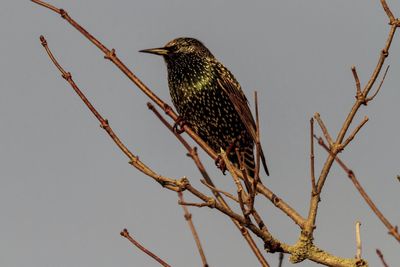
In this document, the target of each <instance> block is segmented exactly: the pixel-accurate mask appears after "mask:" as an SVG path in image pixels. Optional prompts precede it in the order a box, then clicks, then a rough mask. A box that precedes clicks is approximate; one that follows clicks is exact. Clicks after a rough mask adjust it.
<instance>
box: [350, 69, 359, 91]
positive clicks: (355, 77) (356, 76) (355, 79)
mask: <svg viewBox="0 0 400 267" xmlns="http://www.w3.org/2000/svg"><path fill="white" fill-rule="evenodd" d="M351 72H352V73H353V77H354V81H355V82H356V89H357V96H359V95H360V94H361V83H360V78H358V74H357V70H356V66H352V67H351Z"/></svg>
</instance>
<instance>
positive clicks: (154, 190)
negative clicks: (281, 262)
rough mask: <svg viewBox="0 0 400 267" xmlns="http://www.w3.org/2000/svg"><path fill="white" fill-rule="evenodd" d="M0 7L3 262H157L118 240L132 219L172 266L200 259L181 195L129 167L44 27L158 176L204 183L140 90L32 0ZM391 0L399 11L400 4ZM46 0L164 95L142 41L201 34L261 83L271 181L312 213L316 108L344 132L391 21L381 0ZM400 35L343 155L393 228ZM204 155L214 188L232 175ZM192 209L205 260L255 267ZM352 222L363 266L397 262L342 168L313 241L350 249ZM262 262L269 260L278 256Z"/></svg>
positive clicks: (275, 222) (285, 235)
mask: <svg viewBox="0 0 400 267" xmlns="http://www.w3.org/2000/svg"><path fill="white" fill-rule="evenodd" d="M4 2H5V3H2V7H1V9H0V25H1V26H0V35H1V36H2V42H0V49H1V51H2V60H1V63H0V73H1V79H0V88H1V91H0V92H1V93H0V94H1V96H0V119H1V126H0V127H1V136H2V138H0V184H1V185H0V212H1V219H0V251H1V252H0V265H1V266H10V267H13V266H18V267H19V266H38V267H39V266H40V267H41V266H98V267H102V266H158V265H157V264H156V263H155V262H154V261H153V260H152V259H150V258H149V257H148V256H146V255H145V254H143V253H141V252H139V251H138V250H137V249H136V248H134V247H132V246H131V245H130V244H129V243H128V242H127V241H126V240H124V239H123V238H121V237H120V236H119V232H120V231H121V230H122V229H123V228H125V227H126V228H128V229H129V230H130V232H131V233H132V234H133V235H134V236H135V237H136V238H137V239H138V240H139V241H141V242H142V243H143V244H144V245H145V246H146V247H148V248H149V249H151V250H152V251H154V252H155V253H156V254H158V255H159V256H160V257H162V258H164V259H165V260H166V261H167V262H168V263H170V264H171V265H172V266H200V264H201V263H200V259H199V256H198V253H197V251H196V249H195V244H194V241H193V239H192V237H191V234H190V231H189V229H188V227H187V225H186V222H185V220H184V219H183V215H182V210H181V207H179V206H178V205H177V204H176V203H177V197H176V195H175V194H174V193H172V192H169V191H167V190H163V189H162V188H161V187H160V186H159V185H158V184H156V183H155V182H153V181H151V180H150V179H149V178H147V177H145V176H144V175H142V174H141V173H139V172H138V171H136V170H135V169H133V168H132V167H131V166H130V165H129V164H128V163H127V159H126V158H125V157H124V155H123V154H122V153H121V152H120V151H119V150H118V149H117V148H116V146H115V145H114V144H113V143H112V142H111V140H110V138H109V137H108V136H107V135H106V134H105V133H104V132H103V131H102V130H101V129H100V128H99V126H98V122H97V121H96V120H95V119H94V118H93V116H92V115H91V114H90V113H89V112H88V110H87V109H86V107H85V106H84V105H83V104H82V103H81V101H80V100H79V99H78V97H77V96H76V95H75V93H74V92H73V91H72V90H71V88H70V87H69V85H68V84H67V83H66V82H65V81H64V80H63V79H62V78H61V77H60V74H59V73H58V72H57V71H56V69H55V68H54V66H53V65H52V64H51V63H50V61H49V59H48V58H47V56H46V55H45V53H44V51H43V49H42V47H41V45H40V42H39V35H40V34H43V35H45V36H46V38H47V39H48V42H49V45H50V47H51V48H52V50H53V52H54V53H55V54H56V56H57V58H58V59H59V60H60V63H61V64H62V65H63V66H64V67H65V68H66V69H67V70H68V71H71V72H72V74H73V77H74V79H75V81H76V82H77V83H78V84H79V86H80V87H81V88H82V90H83V91H84V92H85V93H86V94H87V96H88V97H89V99H90V100H91V101H92V102H93V103H94V104H95V106H96V107H97V108H98V110H99V111H100V112H101V113H102V114H103V115H104V116H105V117H106V118H108V119H109V120H110V123H111V126H112V127H113V128H114V130H115V131H116V132H117V133H118V134H119V136H120V137H121V139H122V140H123V141H124V142H125V143H126V144H127V146H128V147H129V148H130V149H131V150H132V151H133V152H134V153H135V154H138V155H139V156H140V158H141V159H142V160H143V161H144V162H145V163H147V164H149V165H150V166H151V167H152V168H153V169H154V170H156V171H157V172H159V173H161V174H164V175H168V176H172V177H182V176H184V175H186V176H188V177H190V179H191V181H192V182H193V183H194V184H197V185H198V184H199V182H198V180H199V178H200V174H199V173H198V172H197V170H196V168H195V167H194V165H193V164H192V162H191V161H190V159H188V158H187V157H186V156H185V153H186V152H185V151H184V149H183V148H182V147H181V145H180V144H179V143H178V142H177V141H176V140H175V139H174V138H173V137H172V135H171V134H170V133H169V132H168V131H167V130H166V129H165V128H164V127H163V126H162V125H161V123H160V122H159V121H158V120H156V119H155V118H154V116H153V115H152V114H151V113H150V112H149V111H148V110H147V107H146V102H147V98H146V97H145V96H144V95H143V94H142V93H141V92H140V91H139V90H138V89H137V88H136V87H135V86H134V85H133V84H131V83H130V82H129V81H128V79H127V78H126V77H124V76H123V75H122V73H121V72H120V71H118V70H117V69H116V67H115V66H113V65H112V64H110V63H109V62H107V61H105V60H104V59H103V55H102V54H101V53H100V51H99V50H97V49H96V48H95V47H94V46H92V45H91V44H89V42H88V41H87V40H85V39H84V38H83V37H82V36H81V35H80V34H79V33H78V32H77V31H76V30H74V29H73V28H72V27H71V26H69V25H68V24H67V23H66V22H65V21H63V20H62V19H60V18H59V17H58V16H57V15H55V14H54V13H52V12H50V11H48V10H46V9H44V8H41V7H38V6H36V5H34V4H32V3H30V2H29V1H4ZM388 2H389V4H390V6H391V7H392V10H393V12H394V13H395V14H397V15H400V3H398V2H397V1H388ZM51 3H52V4H54V5H56V6H58V7H63V8H65V9H66V10H67V11H68V12H69V14H70V15H71V16H72V17H73V18H75V19H76V20H77V21H78V22H80V23H81V24H82V25H84V26H85V27H86V28H87V29H88V30H89V31H90V32H91V33H92V34H94V35H95V36H97V37H98V38H99V39H100V40H101V41H103V42H104V44H105V45H107V46H108V47H110V48H112V47H114V48H116V50H117V53H118V55H119V56H120V58H121V59H122V60H123V61H124V62H125V63H126V64H127V65H128V66H129V67H131V68H132V70H133V71H134V72H135V73H136V74H137V75H138V76H139V77H140V78H141V79H142V80H143V81H144V82H145V83H146V84H147V85H148V86H150V87H151V88H152V89H153V90H154V91H155V92H156V93H157V94H158V95H159V96H161V97H162V98H163V99H165V100H167V101H168V102H170V100H169V94H168V90H167V83H166V68H165V66H164V63H163V61H162V59H161V58H158V57H155V56H151V55H146V54H141V53H138V52H137V51H138V50H140V49H144V48H149V47H155V46H161V45H163V44H165V43H166V42H167V41H169V40H171V39H173V38H175V37H178V36H191V37H196V38H198V39H200V40H202V41H203V42H204V43H205V44H206V45H207V46H208V47H209V48H210V50H211V51H212V52H213V53H214V54H215V55H216V56H217V57H218V58H219V59H220V60H221V61H222V62H223V63H224V64H225V65H226V66H227V67H228V68H229V69H230V70H231V71H232V72H233V73H234V74H235V76H236V78H237V79H238V80H239V82H240V83H241V85H242V87H243V88H244V90H245V93H246V94H247V95H248V97H249V99H252V92H253V90H254V89H257V90H258V91H259V97H260V102H261V107H260V112H261V118H262V143H263V145H264V149H265V151H266V153H267V159H268V163H269V168H270V172H271V176H270V177H269V178H267V179H265V180H264V183H265V184H267V185H268V186H269V187H270V188H272V189H273V190H274V192H275V193H276V194H278V195H279V196H281V197H283V198H284V199H285V200H286V201H287V202H289V203H290V204H291V205H292V206H293V207H295V208H296V209H298V211H299V212H300V213H301V214H303V215H305V214H306V213H307V210H308V202H309V194H310V186H309V184H310V182H309V137H308V133H309V132H308V125H309V119H310V117H311V116H312V114H314V112H320V113H321V116H322V118H323V119H324V121H325V122H326V124H327V126H328V128H329V129H330V131H331V133H332V135H334V136H336V134H337V131H338V130H339V127H340V126H341V124H342V122H343V120H344V118H345V116H346V115H347V113H348V111H349V110H350V107H351V105H352V103H353V101H354V94H355V88H354V82H353V78H352V75H351V71H350V67H351V65H353V64H354V65H356V66H357V68H358V70H359V75H360V78H361V81H362V83H363V84H364V83H365V81H366V79H367V77H369V75H370V73H371V71H372V69H373V67H374V66H375V64H376V61H377V57H378V53H379V51H380V49H381V48H382V47H383V45H384V41H385V38H386V36H387V32H388V29H389V27H388V26H387V22H388V20H387V17H386V15H385V13H384V12H383V10H382V8H381V6H380V3H379V1H378V0H375V1H362V0H353V1H347V0H336V1H320V0H303V1H294V0H292V1H289V0H280V1H277V0H275V1H252V2H251V3H250V2H245V1H227V0H226V1H222V0H221V1H178V0H174V1H164V0H157V1H156V0H146V1H104V0H85V1H61V0H59V1H56V0H52V1H51ZM399 44H400V43H399V38H397V36H396V38H395V40H394V43H393V46H392V50H391V52H390V57H389V59H388V63H389V64H390V65H391V69H390V72H389V74H388V77H387V79H386V82H385V84H384V87H383V89H382V91H381V93H380V94H379V95H378V97H377V98H376V100H375V101H373V102H372V103H371V104H370V105H368V107H367V108H362V109H361V111H360V113H359V116H358V117H357V119H356V121H355V122H356V123H357V122H359V121H360V120H361V119H362V118H363V117H364V116H365V115H367V116H369V118H370V121H369V122H368V123H367V125H366V127H365V128H363V129H362V131H361V132H360V133H359V135H358V136H357V138H356V140H355V141H354V142H352V143H351V145H350V146H349V148H348V149H347V150H346V151H345V152H344V153H343V154H342V155H341V156H342V158H343V159H344V160H345V161H346V162H347V163H348V165H349V166H350V167H351V168H352V169H353V170H354V171H355V173H356V174H357V176H358V177H359V179H360V182H361V183H362V184H363V185H364V186H365V188H366V190H367V192H368V193H370V194H371V196H372V197H373V199H374V200H375V201H376V204H377V205H378V206H379V207H380V208H381V210H382V212H384V213H385V214H386V215H387V217H388V218H389V220H390V221H392V222H393V223H394V224H396V223H398V222H399V221H400V213H399V207H398V205H396V204H397V203H398V196H399V190H400V184H399V182H398V181H397V180H396V178H395V177H396V174H399V173H400V169H399V152H398V151H399V148H400V144H399V139H398V136H399V131H400V126H399V123H398V116H399V108H398V102H399V99H400V90H399V87H398V84H399V82H400V79H399V75H398V73H399V70H400V63H399V62H400V61H399V59H400V49H399ZM353 127H354V125H353V126H352V128H353ZM203 156H204V155H203ZM316 157H317V161H316V164H317V170H320V167H321V164H322V163H323V161H324V160H325V158H326V153H325V152H323V151H322V150H321V149H320V148H317V149H316ZM204 158H205V160H204V162H205V164H206V165H207V167H208V169H209V171H210V173H211V174H212V175H213V177H215V179H214V180H215V181H217V183H218V185H219V187H221V188H223V189H227V190H229V189H231V188H233V187H232V181H231V180H230V179H229V178H228V176H222V175H221V174H220V172H219V171H218V170H216V169H215V167H214V164H213V162H212V161H211V160H209V159H207V157H204ZM199 186H200V185H199ZM204 190H205V189H204ZM205 191H206V190H205ZM257 205H258V208H259V210H260V211H261V212H262V214H263V215H264V218H265V221H266V223H267V224H268V225H269V227H270V230H271V231H272V233H273V234H274V235H275V236H277V237H278V238H280V239H281V240H282V241H285V242H288V243H294V242H295V241H296V239H297V237H298V235H299V233H298V232H299V229H298V228H297V227H296V226H295V225H294V224H293V223H292V222H291V221H289V220H288V218H287V217H286V216H285V215H283V214H282V213H281V212H280V211H277V210H275V209H274V208H273V207H272V205H271V204H270V203H269V201H265V200H264V199H262V198H260V199H259V200H258V201H257ZM191 211H192V212H193V217H194V222H195V224H196V226H197V227H198V231H199V234H200V236H201V240H202V242H203V244H204V247H205V253H206V255H207V257H208V260H209V263H210V265H211V266H258V263H257V261H256V259H255V258H254V257H253V255H252V253H251V252H250V250H249V248H248V247H247V245H246V243H245V241H244V240H243V238H242V237H241V235H240V234H239V233H238V232H237V230H236V229H235V228H234V227H233V225H232V223H231V222H230V221H229V220H228V219H227V218H226V217H224V216H222V215H220V214H218V213H217V212H216V211H214V210H209V209H207V208H203V209H191ZM356 220H360V221H361V222H362V239H363V256H365V258H366V259H367V260H368V261H369V262H370V266H380V263H379V260H378V258H377V256H376V254H375V249H376V248H380V249H381V250H382V251H383V252H384V254H385V257H386V260H387V261H388V263H390V264H391V266H395V264H397V262H399V261H400V258H399V253H398V251H399V244H398V243H397V242H396V241H395V240H394V239H393V238H391V237H389V236H388V235H387V230H386V229H385V228H384V226H383V225H382V223H381V222H380V221H378V219H377V218H376V217H375V215H373V214H372V212H371V211H370V210H369V208H368V207H367V205H366V204H365V203H364V201H363V200H362V199H361V198H360V196H359V195H358V193H357V192H356V190H355V188H354V187H353V186H352V184H351V183H350V181H349V180H348V179H347V177H346V175H345V174H344V173H343V171H342V170H341V169H339V168H338V167H337V166H336V165H335V166H334V167H333V168H332V171H331V173H330V176H329V178H328V181H327V183H326V186H325V190H324V192H323V194H322V202H321V205H320V212H319V214H318V218H317V225H318V228H317V230H316V232H315V235H316V236H315V242H316V244H317V245H318V246H320V247H321V248H322V249H326V250H327V251H329V252H331V253H333V254H335V255H338V256H343V257H353V256H354V255H355V231H354V223H355V221H356ZM266 257H267V259H268V261H269V262H270V263H271V264H272V265H273V266H276V263H277V257H278V255H267V256H266ZM288 265H289V263H285V266H288ZM298 266H316V265H315V264H313V263H310V262H305V263H302V264H298Z"/></svg>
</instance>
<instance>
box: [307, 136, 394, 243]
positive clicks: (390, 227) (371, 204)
mask: <svg viewBox="0 0 400 267" xmlns="http://www.w3.org/2000/svg"><path fill="white" fill-rule="evenodd" d="M315 138H317V137H315ZM317 139H318V144H319V145H321V146H322V147H323V148H324V149H325V150H326V151H327V152H328V153H329V148H328V146H327V145H326V144H325V143H324V140H323V139H322V138H321V137H319V138H317ZM335 160H336V162H337V163H338V164H339V166H340V167H341V168H342V169H343V170H344V171H345V172H346V173H347V176H348V177H349V178H350V180H351V181H352V182H353V184H354V186H355V187H356V189H357V190H358V192H359V193H360V194H361V196H362V197H363V198H364V200H365V202H367V204H368V206H369V207H370V208H371V210H372V211H373V212H374V213H375V214H376V216H378V218H379V219H380V220H381V222H382V223H383V224H384V225H385V226H386V228H387V229H388V230H389V234H390V235H392V236H393V237H394V238H395V239H397V241H399V242H400V233H399V232H398V227H397V226H393V225H392V224H391V223H390V222H389V220H388V219H386V217H385V216H384V215H383V213H382V212H381V211H380V210H379V209H378V207H377V206H376V205H375V203H374V202H373V201H372V200H371V198H370V197H369V196H368V194H367V193H366V192H365V190H364V188H363V187H362V186H361V184H360V183H359V182H358V180H357V178H356V175H355V174H354V172H353V171H352V170H351V169H350V168H349V167H347V165H346V164H345V163H344V162H343V161H342V160H341V159H340V158H339V157H337V156H336V157H335Z"/></svg>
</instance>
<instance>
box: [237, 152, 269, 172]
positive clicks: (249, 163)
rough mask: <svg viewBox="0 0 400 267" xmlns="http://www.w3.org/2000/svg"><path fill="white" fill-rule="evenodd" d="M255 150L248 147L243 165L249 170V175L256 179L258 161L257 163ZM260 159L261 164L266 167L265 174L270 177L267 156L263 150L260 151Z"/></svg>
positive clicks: (244, 153) (244, 154)
mask: <svg viewBox="0 0 400 267" xmlns="http://www.w3.org/2000/svg"><path fill="white" fill-rule="evenodd" d="M254 152H255V151H254V148H253V147H246V148H245V149H244V151H243V153H242V155H243V159H242V160H243V163H244V166H245V168H246V170H247V173H248V175H249V176H250V177H254V174H255V171H256V161H255V155H254ZM260 157H261V163H262V165H263V167H264V171H265V173H266V174H267V175H268V176H269V171H268V167H267V163H266V160H265V155H264V152H263V150H262V149H260Z"/></svg>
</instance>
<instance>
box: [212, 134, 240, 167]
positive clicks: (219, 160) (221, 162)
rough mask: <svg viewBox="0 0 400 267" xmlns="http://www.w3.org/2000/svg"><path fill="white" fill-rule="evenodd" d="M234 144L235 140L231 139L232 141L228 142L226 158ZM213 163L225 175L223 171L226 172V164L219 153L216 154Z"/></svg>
mask: <svg viewBox="0 0 400 267" xmlns="http://www.w3.org/2000/svg"><path fill="white" fill-rule="evenodd" d="M235 145H236V141H235V140H233V141H232V142H231V143H230V144H229V146H228V147H227V148H226V150H225V153H226V155H228V158H229V154H230V153H231V151H232V150H233V148H234V147H235ZM215 165H216V166H217V167H218V168H219V169H221V171H222V174H223V175H225V172H226V164H225V162H224V160H223V159H222V157H221V155H218V157H217V158H216V159H215Z"/></svg>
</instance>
